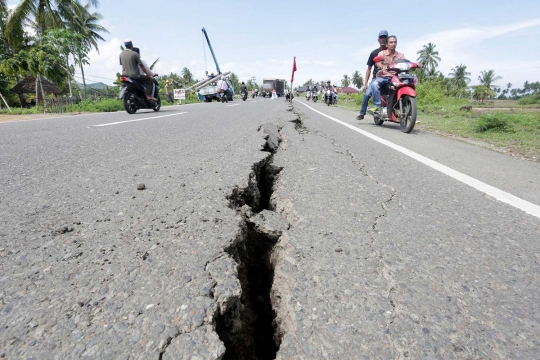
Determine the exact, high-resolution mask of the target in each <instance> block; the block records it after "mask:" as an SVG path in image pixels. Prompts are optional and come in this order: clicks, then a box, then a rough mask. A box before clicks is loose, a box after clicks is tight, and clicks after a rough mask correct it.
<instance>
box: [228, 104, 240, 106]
mask: <svg viewBox="0 0 540 360" xmlns="http://www.w3.org/2000/svg"><path fill="white" fill-rule="evenodd" d="M238 105H240V104H232V105H227V106H238Z"/></svg>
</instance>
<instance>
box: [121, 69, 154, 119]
mask: <svg viewBox="0 0 540 360" xmlns="http://www.w3.org/2000/svg"><path fill="white" fill-rule="evenodd" d="M156 76H157V75H156ZM156 76H154V78H153V87H154V88H153V91H152V96H153V97H154V98H156V99H157V101H153V100H147V99H146V87H145V86H144V85H143V84H142V83H140V82H139V81H138V80H136V79H132V78H130V77H127V76H124V75H122V76H121V77H120V81H121V82H122V86H121V87H120V95H118V98H119V99H122V100H123V101H124V109H126V112H127V113H128V114H135V113H136V112H137V110H139V109H152V110H154V111H159V109H161V99H160V98H159V84H158V82H157V80H156Z"/></svg>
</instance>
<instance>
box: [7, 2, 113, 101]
mask: <svg viewBox="0 0 540 360" xmlns="http://www.w3.org/2000/svg"><path fill="white" fill-rule="evenodd" d="M97 6H98V1H97V0H89V1H88V2H85V3H83V2H81V1H80V0H22V1H21V2H20V3H19V4H18V5H17V6H16V7H15V8H14V9H12V10H8V7H7V2H6V0H0V91H1V92H2V93H7V90H8V88H9V87H12V86H13V85H14V84H15V82H17V81H19V80H21V79H22V78H24V77H26V76H28V75H32V76H34V77H35V78H36V94H35V95H36V102H39V99H40V98H41V99H43V98H44V97H45V93H44V91H43V85H42V84H40V81H39V79H40V76H45V77H46V78H47V79H49V80H51V81H52V82H54V83H55V84H56V85H58V86H59V87H60V88H61V89H64V90H68V91H69V94H70V96H72V95H73V93H74V91H77V93H78V95H79V96H80V97H84V96H85V92H86V79H85V75H84V67H83V66H84V65H89V59H88V54H89V52H90V51H91V50H92V49H95V50H97V51H98V52H99V48H98V41H100V40H101V41H103V40H104V39H103V37H102V36H101V34H103V33H108V31H107V29H105V28H104V27H103V26H101V25H100V24H99V21H100V20H101V19H102V18H103V17H102V16H101V14H99V13H97V12H95V11H94V9H95V8H97ZM75 67H78V68H80V70H81V74H82V80H83V85H84V86H83V90H82V92H81V89H79V87H78V86H77V82H76V81H75V80H74V74H75ZM65 87H67V89H65ZM73 87H75V89H73Z"/></svg>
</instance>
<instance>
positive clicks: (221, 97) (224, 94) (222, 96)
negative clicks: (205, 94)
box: [219, 90, 229, 104]
mask: <svg viewBox="0 0 540 360" xmlns="http://www.w3.org/2000/svg"><path fill="white" fill-rule="evenodd" d="M219 101H221V103H222V104H223V103H228V102H229V99H227V91H226V90H225V91H223V90H222V91H221V92H220V93H219Z"/></svg>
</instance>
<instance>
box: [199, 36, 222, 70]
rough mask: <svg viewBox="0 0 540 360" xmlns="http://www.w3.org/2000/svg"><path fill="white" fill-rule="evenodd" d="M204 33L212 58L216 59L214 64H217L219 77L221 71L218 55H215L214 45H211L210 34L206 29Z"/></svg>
mask: <svg viewBox="0 0 540 360" xmlns="http://www.w3.org/2000/svg"><path fill="white" fill-rule="evenodd" d="M202 32H203V34H204V37H205V38H206V42H207V43H208V47H209V48H210V52H211V53H212V57H213V58H214V62H215V63H216V70H217V72H218V74H219V75H221V69H220V68H219V64H218V62H217V60H216V54H214V49H212V44H210V39H209V38H208V34H207V33H206V29H205V28H202Z"/></svg>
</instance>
